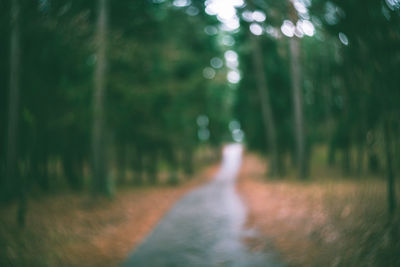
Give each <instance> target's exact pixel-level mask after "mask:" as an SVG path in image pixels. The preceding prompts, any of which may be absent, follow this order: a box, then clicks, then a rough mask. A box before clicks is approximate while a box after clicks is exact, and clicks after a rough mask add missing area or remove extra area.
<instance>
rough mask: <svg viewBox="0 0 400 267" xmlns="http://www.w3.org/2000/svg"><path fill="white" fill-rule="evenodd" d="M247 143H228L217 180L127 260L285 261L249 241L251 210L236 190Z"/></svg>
mask: <svg viewBox="0 0 400 267" xmlns="http://www.w3.org/2000/svg"><path fill="white" fill-rule="evenodd" d="M241 160H242V146H241V145H239V144H233V145H228V146H226V147H225V149H224V152H223V160H222V164H221V167H220V170H219V172H218V173H217V175H216V177H215V179H214V180H213V181H212V182H210V183H209V184H207V185H205V186H203V187H201V188H199V189H197V190H195V191H193V192H191V193H189V194H187V195H186V196H184V197H183V198H182V199H181V200H180V201H179V202H178V203H177V204H176V205H175V206H174V207H173V208H172V210H171V211H170V212H169V213H168V214H167V215H166V216H165V217H164V218H163V220H162V221H161V222H160V223H159V224H158V226H157V227H156V228H155V229H154V231H153V232H152V233H151V234H150V235H149V236H148V237H147V239H145V240H144V242H143V243H142V244H141V245H140V246H139V247H138V248H137V249H136V250H135V251H134V252H133V253H132V254H131V255H130V257H129V258H128V259H127V261H126V262H125V263H124V264H123V266H124V267H128V266H136V267H137V266H146V267H155V266H160V267H161V266H162V267H172V266H176V267H180V266H182V267H186V266H191V267H193V266H195V267H198V266H238V267H239V266H240V267H245V266H246V267H251V266H255V267H257V266H260V267H261V266H282V265H281V264H280V263H279V262H278V261H277V258H276V257H275V255H274V254H273V253H270V254H265V253H260V252H251V251H249V250H248V248H247V247H246V246H245V244H243V242H242V240H241V239H242V238H243V237H244V235H245V230H244V229H243V225H244V223H245V220H246V209H245V207H244V205H243V203H242V202H241V200H240V198H239V196H238V194H237V193H236V190H235V182H236V177H237V173H238V171H239V168H240V165H241Z"/></svg>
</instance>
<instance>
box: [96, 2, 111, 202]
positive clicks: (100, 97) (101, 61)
mask: <svg viewBox="0 0 400 267" xmlns="http://www.w3.org/2000/svg"><path fill="white" fill-rule="evenodd" d="M107 2H108V1H107V0H98V14H97V16H98V17H97V26H96V39H95V42H96V44H95V45H96V56H97V60H96V69H95V72H94V92H93V130H92V134H93V137H92V160H93V172H92V175H93V190H94V193H95V194H103V195H109V194H110V193H111V192H110V181H109V178H108V170H107V167H106V166H107V165H106V160H105V158H106V148H105V147H106V137H105V127H104V94H105V90H106V84H107V80H106V68H107V58H106V48H107V44H106V40H107V39H106V35H107V26H108V3H107Z"/></svg>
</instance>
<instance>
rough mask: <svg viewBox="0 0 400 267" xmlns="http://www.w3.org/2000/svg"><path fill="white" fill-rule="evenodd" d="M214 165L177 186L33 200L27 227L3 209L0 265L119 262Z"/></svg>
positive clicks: (10, 210)
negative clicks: (102, 196)
mask: <svg viewBox="0 0 400 267" xmlns="http://www.w3.org/2000/svg"><path fill="white" fill-rule="evenodd" d="M217 168H218V166H212V167H209V168H207V169H206V170H204V171H203V172H201V173H200V174H198V175H197V176H196V177H195V178H194V179H192V180H190V181H188V182H186V183H184V184H182V185H180V186H177V187H168V186H159V187H142V188H126V189H122V190H120V191H118V192H117V195H116V197H115V199H113V200H111V201H110V200H107V199H101V200H97V201H96V202H94V201H91V200H90V201H89V199H88V197H87V196H82V195H78V194H76V195H74V194H68V195H66V194H64V195H57V196H46V197H43V198H40V199H36V200H29V207H28V215H27V226H26V228H25V229H24V230H22V231H20V230H19V229H18V228H17V227H16V226H15V224H14V220H15V218H14V217H15V216H14V215H15V207H7V208H2V209H0V266H107V267H108V266H118V264H119V263H121V261H123V260H124V259H125V258H126V257H127V255H128V254H129V253H130V252H131V251H132V249H133V248H134V247H135V246H136V245H137V244H138V243H139V242H140V241H141V240H142V239H143V238H144V237H145V236H146V235H147V234H148V233H149V232H150V231H151V230H152V229H153V227H154V226H155V225H156V224H157V222H158V221H159V220H160V219H161V218H162V216H163V215H164V214H165V213H166V212H167V211H168V210H169V209H170V208H171V206H172V205H173V204H174V203H175V202H176V201H177V200H178V199H179V198H180V197H181V196H182V195H183V194H185V193H186V192H188V191H189V190H191V189H193V188H194V187H196V186H198V185H200V184H202V183H204V182H206V181H207V179H210V178H211V177H213V174H214V172H215V171H216V170H217Z"/></svg>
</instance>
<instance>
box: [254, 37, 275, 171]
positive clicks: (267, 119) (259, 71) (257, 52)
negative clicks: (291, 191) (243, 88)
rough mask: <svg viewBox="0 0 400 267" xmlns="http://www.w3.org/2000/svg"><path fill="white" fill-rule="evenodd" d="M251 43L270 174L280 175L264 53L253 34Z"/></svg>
mask: <svg viewBox="0 0 400 267" xmlns="http://www.w3.org/2000/svg"><path fill="white" fill-rule="evenodd" d="M251 43H252V46H253V49H252V50H253V64H254V70H255V75H256V84H257V89H258V93H259V96H260V101H261V111H262V118H263V124H264V130H265V135H266V142H267V145H268V152H269V155H270V161H269V175H271V176H277V175H279V166H278V160H279V152H278V151H279V150H278V141H277V136H276V127H275V121H274V116H273V112H272V106H271V99H270V94H269V92H268V85H267V80H266V77H265V71H264V64H263V54H262V51H261V48H260V44H259V40H258V39H256V37H255V36H254V35H251Z"/></svg>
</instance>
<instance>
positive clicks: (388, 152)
mask: <svg viewBox="0 0 400 267" xmlns="http://www.w3.org/2000/svg"><path fill="white" fill-rule="evenodd" d="M390 130H391V129H390V122H389V121H388V119H385V122H384V126H383V134H384V140H385V156H386V177H387V200H388V209H389V215H390V216H392V215H393V214H394V212H395V210H396V191H395V190H396V187H395V181H394V172H393V163H392V141H391V132H390Z"/></svg>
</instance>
